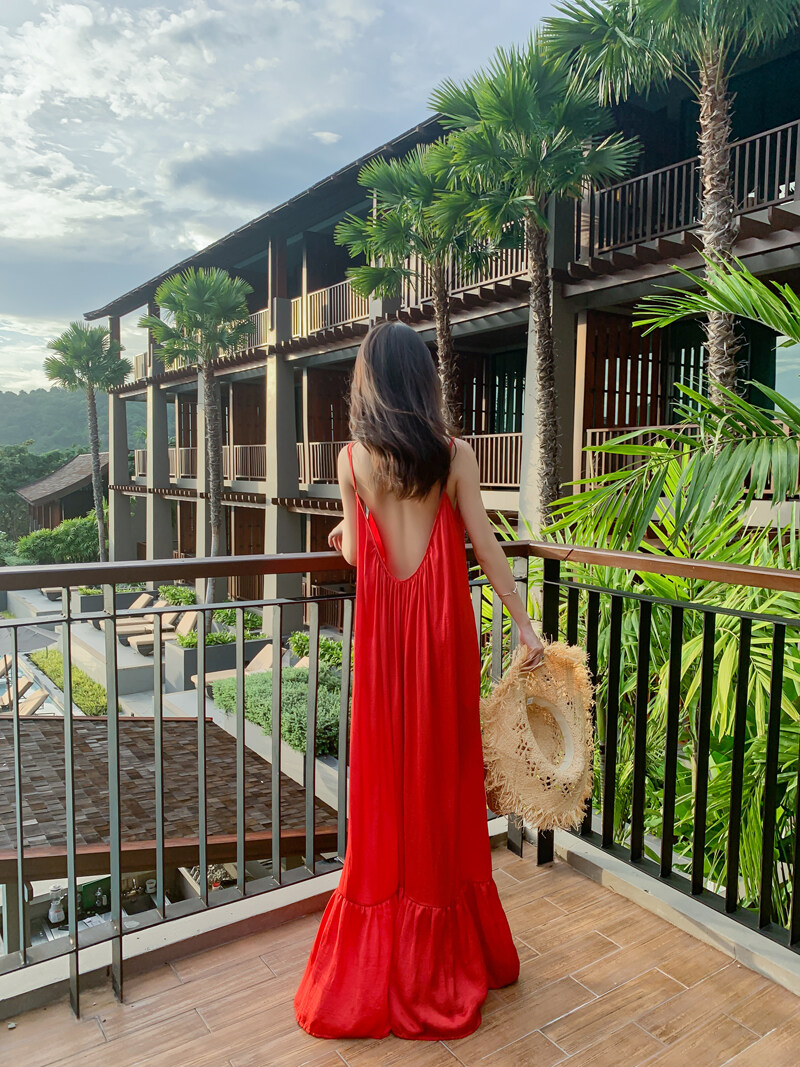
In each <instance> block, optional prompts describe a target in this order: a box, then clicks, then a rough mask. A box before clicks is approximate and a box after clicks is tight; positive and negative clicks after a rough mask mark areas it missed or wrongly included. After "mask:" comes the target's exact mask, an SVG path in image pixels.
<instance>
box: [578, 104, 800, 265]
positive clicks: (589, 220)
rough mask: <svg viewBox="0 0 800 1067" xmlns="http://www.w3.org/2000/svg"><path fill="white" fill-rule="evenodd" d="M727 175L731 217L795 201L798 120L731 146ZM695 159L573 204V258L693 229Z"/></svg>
mask: <svg viewBox="0 0 800 1067" xmlns="http://www.w3.org/2000/svg"><path fill="white" fill-rule="evenodd" d="M730 173H731V180H732V183H733V199H734V204H735V208H736V211H737V213H744V212H750V211H755V210H757V209H758V208H766V207H770V206H772V205H775V204H780V203H783V202H785V201H788V200H796V199H798V193H800V121H796V122H791V123H787V124H786V125H785V126H776V127H775V128H774V129H772V130H766V131H765V132H763V133H759V134H756V135H755V136H754V137H747V138H745V139H744V140H741V141H735V142H734V143H733V144H732V146H731V154H730ZM700 222H701V209H700V160H699V157H698V156H694V157H693V158H691V159H684V160H681V162H679V163H673V164H672V165H671V166H668V167H662V168H661V169H660V170H654V171H650V172H649V173H647V174H642V175H639V176H638V177H636V178H630V179H628V181H624V182H620V183H619V184H618V185H612V186H609V187H608V188H605V189H594V190H592V191H591V192H589V193H588V194H587V196H586V197H585V198H584V199H583V200H582V201H579V202H578V203H577V204H576V225H575V259H576V260H578V261H583V262H586V261H587V260H588V259H590V258H591V257H592V256H597V255H603V254H604V253H606V252H613V251H614V250H615V249H620V248H625V247H628V246H630V245H634V244H641V243H644V242H647V241H652V240H655V239H656V238H659V237H667V236H669V235H670V234H675V233H681V232H682V231H684V230H689V229H692V228H694V227H696V226H699V225H700Z"/></svg>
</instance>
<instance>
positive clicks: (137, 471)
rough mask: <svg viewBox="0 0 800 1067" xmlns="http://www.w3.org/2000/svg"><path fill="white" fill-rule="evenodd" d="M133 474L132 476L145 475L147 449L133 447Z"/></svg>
mask: <svg viewBox="0 0 800 1067" xmlns="http://www.w3.org/2000/svg"><path fill="white" fill-rule="evenodd" d="M133 476H134V478H146V477H147V449H146V448H135V449H134V450H133Z"/></svg>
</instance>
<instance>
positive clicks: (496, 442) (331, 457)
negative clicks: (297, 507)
mask: <svg viewBox="0 0 800 1067" xmlns="http://www.w3.org/2000/svg"><path fill="white" fill-rule="evenodd" d="M464 440H465V441H468V442H469V443H470V445H471V446H472V448H473V449H474V451H475V456H476V458H477V460H478V469H479V470H480V477H481V486H482V487H483V488H486V489H488V488H493V489H519V485H520V476H521V471H522V434H521V433H487V434H465V435H464ZM346 444H347V442H346V441H308V442H307V443H304V442H302V441H300V442H298V445H297V462H298V468H299V472H300V479H299V480H300V484H301V485H311V484H312V483H314V482H323V483H328V484H331V483H334V482H336V481H337V475H336V463H337V456H338V454H339V451H340V449H341V448H343V447H344V445H346Z"/></svg>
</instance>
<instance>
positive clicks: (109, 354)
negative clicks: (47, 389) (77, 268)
mask: <svg viewBox="0 0 800 1067" xmlns="http://www.w3.org/2000/svg"><path fill="white" fill-rule="evenodd" d="M47 347H48V348H49V349H51V350H52V351H53V352H55V353H57V355H53V356H47V357H46V358H45V361H44V372H45V374H46V376H47V378H48V380H49V381H51V382H55V384H56V385H58V386H60V387H61V388H62V389H67V390H68V391H69V392H71V393H77V392H79V391H83V392H84V393H85V394H86V414H87V419H88V423H89V450H90V452H91V454H92V496H93V498H94V513H95V517H96V519H97V541H98V547H99V556H100V562H101V563H105V561H106V559H107V558H108V557H107V553H106V524H105V516H104V514H103V479H102V476H101V473H100V434H99V432H98V429H97V396H96V394H97V391H98V390H100V392H102V393H107V392H108V390H109V389H114V388H116V386H118V385H122V383H123V382H124V381H125V377H126V375H128V374H130V372H131V370H132V369H133V367H132V365H131V362H130V360H128V359H124V358H123V357H122V356H121V355H120V353H121V352H122V346H121V345H120V343H119V341H116V340H114V339H113V338H112V337H111V335H110V333H109V332H108V330H107V329H106V328H105V326H88V325H86V324H85V323H83V322H71V323H70V324H69V328H68V329H66V330H65V331H64V332H63V333H62V334H61V335H60V336H59V337H55V338H54V339H53V340H52V341H48V344H47Z"/></svg>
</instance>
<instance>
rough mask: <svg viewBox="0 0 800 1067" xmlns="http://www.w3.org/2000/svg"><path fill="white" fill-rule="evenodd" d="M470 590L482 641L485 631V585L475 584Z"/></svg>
mask: <svg viewBox="0 0 800 1067" xmlns="http://www.w3.org/2000/svg"><path fill="white" fill-rule="evenodd" d="M470 592H471V595H472V614H473V616H474V618H475V629H476V630H477V632H478V641H480V640H481V635H482V631H483V586H481V585H473V586H472V588H471V590H470Z"/></svg>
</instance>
